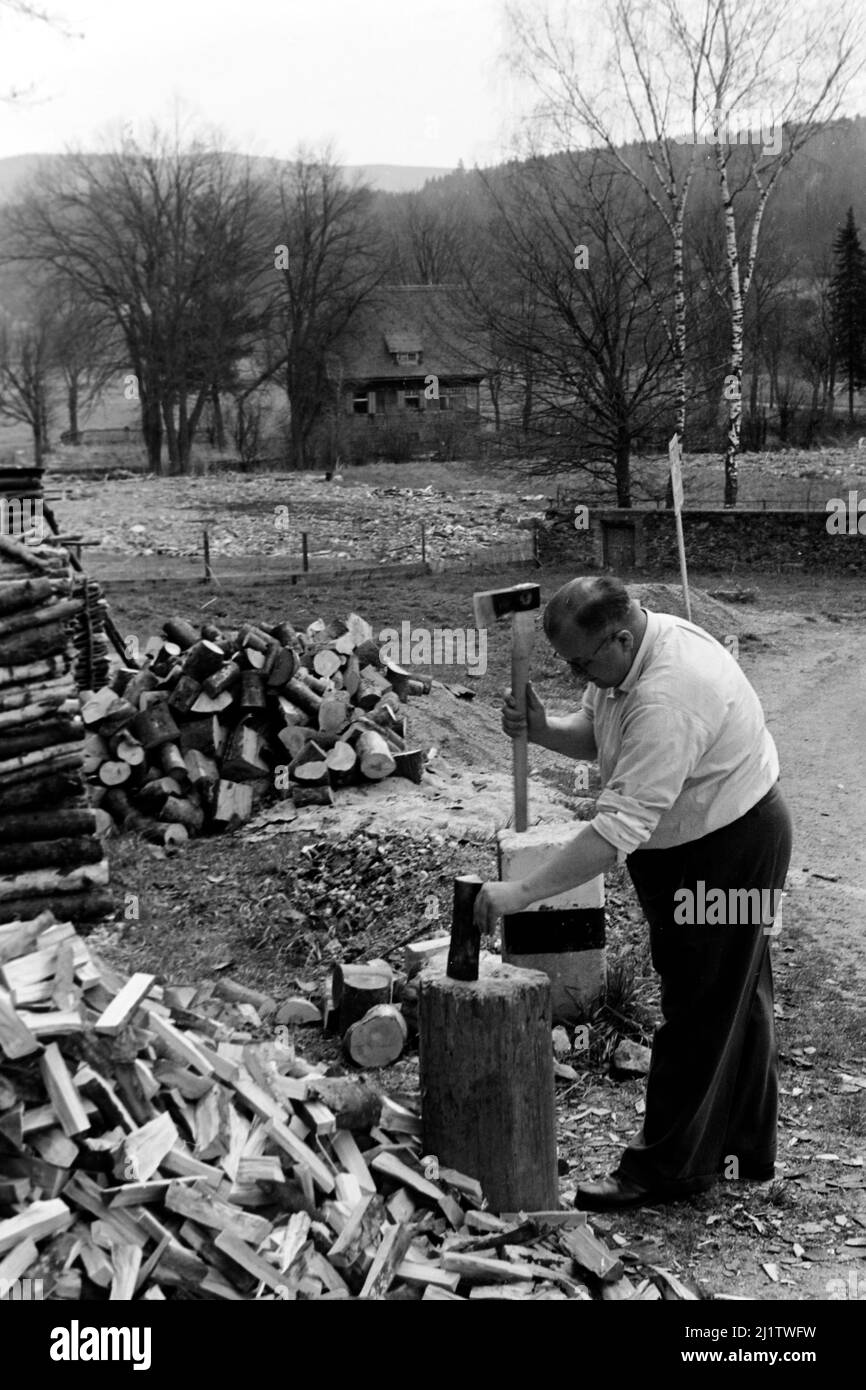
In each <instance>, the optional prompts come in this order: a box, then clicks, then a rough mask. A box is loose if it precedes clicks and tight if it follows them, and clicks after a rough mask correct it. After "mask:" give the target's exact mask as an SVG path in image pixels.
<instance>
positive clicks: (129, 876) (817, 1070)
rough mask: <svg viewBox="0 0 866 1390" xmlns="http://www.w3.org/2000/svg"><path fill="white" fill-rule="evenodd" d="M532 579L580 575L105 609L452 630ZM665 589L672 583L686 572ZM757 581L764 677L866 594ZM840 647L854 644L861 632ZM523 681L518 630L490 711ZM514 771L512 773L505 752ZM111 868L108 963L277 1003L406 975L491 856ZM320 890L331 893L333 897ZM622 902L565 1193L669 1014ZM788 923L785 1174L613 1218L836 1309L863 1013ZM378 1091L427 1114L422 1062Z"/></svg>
mask: <svg viewBox="0 0 866 1390" xmlns="http://www.w3.org/2000/svg"><path fill="white" fill-rule="evenodd" d="M536 573H537V574H538V577H539V579H540V581H541V583H542V586H543V592H544V595H545V596H547V595H549V594H550V593H551V592H552V591H553V590H554V589H555V588H556V587H557V586H558V585H559V584H560V583H562V582H564V580H565V579H567V578H569V577H570V571H569V570H568V569H566V568H562V569H557V570H548V569H545V570H543V571H541V572H536V571H531V572H530V571H528V570H527V569H526V568H523V567H520V568H515V569H514V570H513V571H511V572H505V573H503V572H491V573H489V574H473V575H471V576H468V575H438V576H435V577H433V576H424V577H421V578H418V579H410V580H400V581H396V580H393V579H390V578H387V577H383V578H381V579H373V580H370V581H368V582H365V583H364V585H363V587H361V588H358V589H347V588H346V587H345V580H343V581H340V580H336V581H334V582H331V583H325V582H320V581H316V582H315V583H313V584H304V585H298V586H297V587H296V588H293V587H289V588H287V587H286V586H285V585H284V584H283V583H281V582H280V580H279V578H278V577H277V576H275V575H267V574H261V573H255V574H251V575H249V577H247V578H244V579H239V580H233V581H231V582H230V583H228V584H225V585H224V586H223V587H222V588H221V589H220V590H219V591H218V593H217V594H216V595H214V594H213V592H212V590H210V589H208V588H206V587H205V586H204V585H202V584H201V583H199V582H196V581H188V582H180V583H179V582H177V581H176V580H171V581H166V582H165V583H164V584H148V585H147V586H143V585H141V584H140V583H138V584H137V583H135V582H134V581H132V580H128V581H124V582H115V583H112V584H111V585H110V588H109V597H110V599H111V603H112V608H113V612H114V615H115V618H116V620H117V621H118V623H119V625H120V627H121V630H122V631H124V632H125V633H126V632H136V633H138V634H140V635H141V637H142V638H146V637H147V635H148V634H149V633H151V632H155V631H158V630H159V628H160V626H161V623H162V621H163V620H164V618H165V617H166V616H168V615H169V614H170V613H172V612H177V613H180V614H183V615H184V616H187V617H189V618H192V619H195V618H196V616H197V615H199V614H202V613H204V612H206V613H207V614H208V616H209V617H213V618H214V619H216V620H217V621H225V622H226V624H229V623H231V624H233V623H235V622H237V621H240V620H243V619H247V618H249V619H252V618H258V619H260V620H267V619H273V620H276V619H277V618H280V617H283V616H290V617H291V618H292V619H293V620H294V621H295V622H296V623H297V622H299V621H301V622H302V621H304V620H305V619H306V620H311V619H313V618H315V617H317V616H319V615H323V616H328V615H330V614H332V613H336V614H341V613H343V612H344V611H345V610H346V609H347V608H353V609H355V610H357V611H359V612H361V613H363V614H364V615H365V616H367V617H368V619H369V620H370V621H371V622H373V623H374V625H376V624H382V625H387V624H392V623H394V622H395V621H398V620H402V619H408V620H409V621H410V622H411V623H413V624H419V625H420V624H425V625H437V624H438V625H448V626H456V625H460V624H471V622H472V609H471V593H472V591H473V590H474V589H482V588H488V587H493V586H499V585H505V584H507V583H509V582H516V581H519V580H522V579H526V578H528V577H530V574H536ZM635 577H637V576H635ZM626 578H628V576H626ZM654 578H664V576H654ZM667 578H668V579H669V580H670V581H672V582H676V576H675V575H670V576H667ZM693 582H694V584H695V585H696V586H698V587H707V588H712V587H714V586H715V585H716V584H718V583H719V582H720V581H719V576H717V575H709V574H701V573H695V574H694V575H693ZM757 583H758V587H759V589H760V601H759V603H758V605H757V606H756V607H755V608H749V609H743V610H742V615H743V622H744V623H745V625H746V630H748V625H749V622H750V621H752V620H753V622H754V626H755V628H756V630H758V631H759V632H760V634H761V636H760V638H758V639H757V640H756V655H755V656H754V657H753V658H752V659H753V660H755V661H756V662H759V661H760V650H761V645H762V644H766V643H768V642H770V643H772V641H773V633H774V631H775V629H776V626H777V625H779V628H780V631H781V630H782V627H783V625H784V623H785V621H786V614H796V613H800V614H804V615H806V616H808V617H810V618H814V619H815V620H816V621H820V619H821V617H822V615H828V616H829V615H832V616H836V617H837V618H838V617H840V616H841V615H844V614H851V613H856V612H857V610H858V607H859V600H860V593H861V585H860V583H859V582H858V581H854V580H849V579H842V580H839V579H835V578H834V579H832V580H826V579H819V578H816V577H814V576H809V575H797V576H795V577H789V576H786V577H785V579H784V580H782V579H778V578H765V577H763V576H760V577H758V578H757ZM840 632H842V633H843V635H844V634H845V633H846V632H847V627H843V628H840ZM746 649H747V650H748V644H746ZM436 675H437V676H438V677H439V678H440V679H448V678H449V675H453V676H455V677H456V678H462V677H463V671H462V669H461V670H460V671H456V670H455V671H454V672H450V673H449V672H448V671H442V670H437V672H436ZM535 680H536V683H537V687H538V690H539V693H540V694H541V696H542V698H543V699H545V700H546V701H555V700H562V701H565V700H569V699H573V698H574V687H573V685H572V684H571V683H570V680H569V678H567V677H566V676H565V674H564V671H563V669H562V668H561V667H560V666H558V665H557V664H556V663H555V662H554V661H553V660H552V658H550V657H547V656H545V654H544V653H543V652H539V654H538V658H537V660H536V662H535ZM507 682H508V649H507V641H506V640H505V638H504V635H503V640H502V641H501V642H499V643H491V645H490V647H489V650H488V669H487V671H486V673H485V674H484V675H483V676H481V677H480V678H479V679H478V680H477V681H476V682H475V683H474V684H475V687H476V689H477V692H478V693H477V700H478V701H479V702H485V703H489V704H490V705H491V706H495V705H496V704H497V703H498V701H499V698H500V693H501V690H502V689H503V687H504V686H505V685H506V684H507ZM502 756H503V759H504V760H507V750H505V749H503V754H502ZM539 775H540V776H542V777H544V778H549V779H553V780H554V781H555V782H556V784H557V785H558V786H559V787H560V789H562V790H563V791H567V790H569V784H570V781H571V773H570V769H569V768H568V767H564V768H556V767H554V766H553V765H551V764H545V765H543V766H542V767H541V770H540V773H539ZM111 860H112V881H113V886H114V890H115V893H116V894H117V900H118V903H119V905H120V907H121V913H119V920H118V922H117V924H115V926H114V927H111V928H108V929H103V928H100V929H99V930H98V931H97V933H96V936H97V941H98V943H99V945H100V946H101V947H102V949H103V950H104V951H105V952H106V954H107V955H108V956H109V957H110V958H111V959H112V961H114V962H115V963H116V964H118V965H120V966H122V967H123V968H124V969H129V970H131V969H142V968H145V969H152V970H154V971H156V972H158V973H159V975H160V976H161V978H164V979H166V980H171V981H173V982H184V983H186V982H190V983H191V982H193V981H194V980H196V979H201V978H208V977H210V976H212V975H213V974H214V973H222V972H223V971H226V972H228V973H230V974H231V976H232V977H233V978H236V979H239V980H242V981H244V982H245V983H248V984H251V985H254V986H257V987H259V988H264V989H267V990H270V991H271V992H273V993H276V994H277V995H279V996H280V997H284V996H286V995H288V994H291V993H296V992H298V991H307V992H310V993H313V994H315V993H316V992H318V990H319V989H320V988H321V985H322V982H323V980H324V979H325V977H326V976H327V974H328V971H329V968H330V965H331V964H332V963H333V961H334V960H336V959H344V960H351V959H369V958H371V957H373V956H382V955H384V956H390V957H391V959H392V961H393V962H394V963H395V964H398V965H399V963H400V959H401V956H402V947H403V945H404V944H405V942H406V941H407V940H408V939H411V938H413V937H415V938H417V937H420V936H425V935H431V934H434V933H435V932H436V931H437V930H440V929H441V923H442V922H443V921H447V919H448V913H449V911H450V907H449V903H448V888H449V885H450V880H451V877H452V876H453V875H454V874H455V873H458V872H466V871H467V870H469V869H470V868H471V870H474V871H476V872H478V873H480V874H481V875H482V876H492V875H493V874H494V873H495V861H494V855H493V849H492V846H491V844H490V842H489V841H481V840H478V841H473V840H471V839H469V840H467V839H465V838H464V839H463V841H462V842H461V841H459V840H455V839H453V838H452V837H450V836H449V835H447V834H444V835H441V836H436V837H428V838H427V839H425V840H423V841H422V842H419V841H418V840H416V839H414V838H413V837H412V836H410V835H405V836H403V835H400V834H397V833H394V832H393V831H389V832H387V833H377V831H376V827H375V824H373V825H371V826H370V827H369V829H368V830H367V831H366V832H363V833H359V834H357V835H355V836H353V837H352V838H351V839H350V840H348V841H345V842H341V841H337V842H335V841H334V838H333V837H329V836H321V837H317V836H298V835H295V834H286V835H281V836H280V837H279V839H275V840H273V841H270V842H268V843H265V844H258V843H256V844H251V843H249V842H247V841H245V840H244V839H243V837H242V836H241V835H234V836H223V837H220V838H219V839H218V840H213V841H207V840H203V841H198V842H195V843H193V844H191V845H190V846H189V847H188V848H187V849H186V850H185V851H184V852H183V854H182V855H180V856H179V857H177V858H173V859H166V858H165V857H164V855H163V854H162V852H161V851H158V850H155V849H153V848H152V847H146V846H144V845H142V844H140V843H138V842H137V841H135V840H133V839H129V838H124V839H122V840H119V841H115V842H114V843H113V844H112V847H111ZM323 876H324V881H325V882H327V883H329V884H330V885H331V888H332V890H333V891H325V890H323V888H322V883H323ZM127 895H128V896H127ZM133 902H134V903H135V904H136V906H137V908H138V910H139V913H140V915H139V917H138V919H137V920H136V919H135V918H134V917H132V918H131V920H128V921H123V920H120V918H121V916H122V909H123V904H124V903H125V904H127V906H130V905H131V904H132V903H133ZM607 906H608V918H609V933H608V965H609V974H610V988H609V992H608V996H607V999H606V1001H605V1003H604V1006H603V1008H602V1009H601V1010H600V1011H599V1012H598V1013H597V1014H596V1015H595V1017H594V1018H593V1019H592V1020H591V1023H592V1032H591V1034H590V1038H591V1046H590V1048H589V1051H588V1052H586V1053H576V1054H575V1055H574V1056H573V1057H572V1058H571V1059H569V1060H571V1061H572V1063H573V1065H574V1066H575V1067H576V1069H577V1071H578V1080H577V1081H576V1082H571V1083H568V1084H561V1085H560V1087H559V1096H558V1121H559V1152H560V1157H561V1168H562V1170H563V1177H562V1190H563V1194H564V1196H565V1197H566V1198H567V1196H568V1194H569V1193H570V1192H571V1191H573V1188H574V1185H575V1184H576V1182H577V1181H578V1180H579V1179H581V1178H582V1177H584V1176H586V1175H588V1174H598V1173H603V1172H606V1171H608V1170H609V1169H610V1168H611V1167H613V1166H614V1164H615V1162H616V1159H617V1157H618V1155H619V1153H620V1152H621V1149H622V1147H623V1145H624V1144H625V1143H626V1142H627V1140H628V1137H629V1136H630V1135H631V1134H632V1133H634V1131H635V1130H636V1129H637V1127H638V1125H639V1123H640V1114H641V1109H642V1103H643V1102H642V1096H643V1083H642V1082H641V1081H639V1080H632V1081H624V1082H623V1081H614V1080H612V1079H611V1077H610V1076H609V1075H608V1069H607V1060H608V1058H609V1055H610V1052H611V1050H612V1048H613V1046H614V1045H615V1042H616V1040H617V1038H618V1037H619V1036H631V1037H635V1038H638V1039H642V1040H643V1041H649V1039H650V1037H651V1033H652V1029H653V1026H654V1025H655V1023H656V1022H657V1021H658V1019H659V1007H658V991H657V981H656V977H655V975H654V973H653V971H652V967H651V964H650V961H649V955H648V950H647V941H646V928H645V924H644V922H643V919H642V916H641V914H640V911H639V909H638V906H637V904H636V901H635V899H634V895H633V892H632V889H631V886H630V882H629V880H628V878H627V877H626V876H625V874H624V872H623V871H621V870H620V871H618V872H616V873H614V874H612V875H611V876H610V877H609V879H608V883H607ZM786 912H787V909H786ZM437 923H439V924H440V925H439V926H437ZM788 924H789V928H790V930H789V932H788V933H786V936H785V939H784V941H780V942H779V943H778V944H777V946H776V947H775V949H774V955H775V969H776V979H777V1007H778V1012H779V1020H778V1029H779V1039H780V1047H781V1084H782V1088H783V1097H782V1099H783V1108H782V1117H781V1122H780V1160H781V1162H782V1163H783V1164H784V1167H782V1168H781V1169H780V1174H781V1176H780V1180H779V1181H777V1182H775V1183H773V1184H770V1185H762V1186H754V1185H748V1184H741V1183H738V1182H723V1183H721V1184H720V1185H719V1187H718V1188H717V1189H716V1190H715V1191H714V1192H712V1193H709V1194H706V1195H703V1196H701V1197H699V1198H697V1199H696V1200H695V1201H694V1202H690V1203H682V1204H678V1205H675V1206H672V1207H669V1208H663V1209H658V1210H657V1211H653V1210H650V1209H646V1210H639V1211H637V1212H633V1213H625V1214H623V1215H622V1216H620V1217H617V1218H615V1219H609V1218H605V1219H603V1220H600V1221H599V1222H597V1223H596V1224H597V1226H598V1228H599V1229H600V1230H602V1231H603V1232H604V1233H605V1235H606V1237H607V1238H608V1239H609V1240H615V1241H616V1243H617V1244H622V1248H623V1250H624V1251H630V1252H635V1251H636V1252H637V1258H638V1259H643V1260H644V1262H652V1263H656V1264H659V1265H662V1266H664V1267H666V1268H669V1269H672V1270H674V1271H675V1272H678V1273H679V1274H680V1275H681V1276H682V1277H689V1278H691V1279H692V1280H693V1281H694V1287H695V1288H696V1289H697V1290H699V1291H700V1292H701V1293H702V1294H703V1295H705V1296H706V1295H712V1294H715V1293H723V1292H726V1293H737V1294H738V1295H741V1296H747V1297H754V1298H763V1299H788V1298H795V1299H826V1298H830V1297H832V1296H834V1294H833V1287H834V1286H833V1285H832V1281H833V1280H834V1279H836V1280H841V1281H842V1284H841V1285H839V1286H838V1287H843V1286H844V1287H847V1285H846V1284H845V1281H846V1280H847V1278H848V1271H849V1270H850V1269H851V1268H855V1267H856V1266H855V1264H854V1261H855V1260H856V1256H857V1254H859V1253H860V1249H861V1247H858V1246H845V1245H844V1241H845V1240H848V1239H851V1238H856V1237H857V1235H858V1234H860V1235H862V1234H863V1233H864V1229H866V1205H864V1197H863V1192H864V1189H863V1168H862V1163H863V1159H862V1135H863V1133H864V1129H866V1091H863V1090H859V1091H855V1093H849V1092H846V1091H844V1090H840V1085H839V1080H838V1073H839V1071H840V1070H848V1071H851V1070H854V1071H858V1072H860V1073H863V1072H864V1071H866V1057H864V1056H863V1055H862V1054H863V1053H864V1052H866V1047H864V1042H863V1028H862V1007H861V1006H860V1005H859V1003H857V1002H855V1000H854V999H852V998H851V997H850V995H845V994H844V993H836V992H834V991H833V990H832V989H829V988H828V983H827V982H828V980H829V981H830V982H831V983H833V980H832V976H833V970H834V962H833V960H832V958H831V957H830V956H829V954H828V952H827V951H826V950H824V949H822V946H821V944H820V942H819V940H817V939H816V936H815V933H814V930H809V929H807V926H808V924H806V923H805V922H798V920H797V914H796V910H793V911H792V912H791V914H790V919H789V923H788ZM297 1043H298V1047H299V1049H300V1050H301V1051H302V1052H303V1053H304V1054H306V1055H308V1056H319V1055H324V1056H326V1057H328V1058H329V1059H330V1060H337V1049H336V1046H335V1045H334V1044H333V1043H332V1042H330V1041H329V1040H326V1039H323V1038H322V1036H321V1034H320V1033H319V1032H318V1031H317V1030H312V1031H311V1030H307V1031H305V1032H302V1033H301V1035H300V1036H299V1037H298V1039H297ZM383 1082H384V1084H385V1085H386V1086H387V1087H388V1089H389V1090H390V1091H391V1092H392V1093H394V1094H398V1095H402V1096H404V1097H405V1098H408V1099H417V1057H416V1056H415V1054H414V1053H410V1054H409V1055H408V1056H407V1058H406V1059H405V1060H404V1061H401V1062H400V1063H398V1064H397V1065H396V1066H395V1067H393V1068H391V1069H389V1071H388V1073H387V1074H386V1076H385V1077H383ZM822 1155H823V1156H824V1157H822ZM849 1261H850V1263H849ZM634 1268H635V1269H637V1268H638V1265H637V1264H635V1265H634Z"/></svg>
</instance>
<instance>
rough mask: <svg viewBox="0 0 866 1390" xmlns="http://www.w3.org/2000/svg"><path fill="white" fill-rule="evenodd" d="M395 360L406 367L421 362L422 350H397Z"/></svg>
mask: <svg viewBox="0 0 866 1390" xmlns="http://www.w3.org/2000/svg"><path fill="white" fill-rule="evenodd" d="M394 360H395V362H396V363H397V365H398V366H400V367H405V366H409V365H410V364H412V363H418V362H420V361H421V354H420V352H395V353H394Z"/></svg>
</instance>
